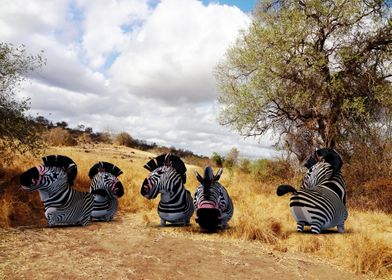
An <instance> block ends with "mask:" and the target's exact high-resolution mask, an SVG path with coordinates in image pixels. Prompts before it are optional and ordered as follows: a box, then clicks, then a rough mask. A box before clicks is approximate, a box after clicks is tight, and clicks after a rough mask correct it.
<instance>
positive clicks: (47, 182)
mask: <svg viewBox="0 0 392 280" xmlns="http://www.w3.org/2000/svg"><path fill="white" fill-rule="evenodd" d="M43 162H44V164H42V165H39V166H37V167H32V168H30V169H29V170H27V171H26V172H24V173H23V174H22V175H21V176H20V183H21V186H22V188H23V189H25V190H29V191H34V190H38V192H39V195H40V197H41V201H42V202H43V203H44V206H45V216H46V218H47V220H48V225H49V226H60V225H82V226H85V225H87V224H88V222H89V221H90V216H91V212H92V210H93V202H94V197H93V195H92V194H91V193H88V192H79V191H76V190H74V189H73V188H72V187H71V186H72V185H73V182H74V180H75V177H76V174H77V167H76V164H75V163H74V162H73V161H72V160H71V159H70V158H69V157H66V156H61V155H51V156H47V157H44V158H43Z"/></svg>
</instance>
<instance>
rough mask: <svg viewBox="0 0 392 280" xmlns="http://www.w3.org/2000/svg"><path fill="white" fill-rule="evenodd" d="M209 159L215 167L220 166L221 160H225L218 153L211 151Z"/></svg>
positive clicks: (221, 164)
mask: <svg viewBox="0 0 392 280" xmlns="http://www.w3.org/2000/svg"><path fill="white" fill-rule="evenodd" d="M211 161H212V162H213V164H215V165H216V166H217V167H222V166H223V162H224V161H225V158H224V157H223V156H221V155H220V154H218V153H216V152H213V153H212V156H211Z"/></svg>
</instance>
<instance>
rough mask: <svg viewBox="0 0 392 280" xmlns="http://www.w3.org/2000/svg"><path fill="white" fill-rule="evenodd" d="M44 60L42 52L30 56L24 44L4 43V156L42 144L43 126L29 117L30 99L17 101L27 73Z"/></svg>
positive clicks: (0, 126) (0, 120) (0, 47)
mask: <svg viewBox="0 0 392 280" xmlns="http://www.w3.org/2000/svg"><path fill="white" fill-rule="evenodd" d="M44 63H45V61H44V59H43V58H42V54H38V55H36V56H29V55H27V54H26V49H25V47H24V46H23V45H22V46H19V47H15V46H13V45H12V44H7V43H0V155H1V156H2V158H3V159H10V158H11V156H12V155H13V154H14V153H15V152H20V153H25V152H27V151H35V150H37V149H40V147H42V142H41V141H40V137H39V135H38V130H39V127H38V126H37V125H36V124H35V123H34V122H33V121H32V120H31V119H29V118H28V117H26V116H25V113H26V111H27V110H28V109H29V100H27V99H24V100H17V99H16V98H15V93H16V91H17V90H18V89H19V88H20V86H21V83H22V82H23V81H24V80H25V79H26V75H27V73H29V72H31V71H33V70H35V69H37V68H39V67H41V66H42V65H43V64H44Z"/></svg>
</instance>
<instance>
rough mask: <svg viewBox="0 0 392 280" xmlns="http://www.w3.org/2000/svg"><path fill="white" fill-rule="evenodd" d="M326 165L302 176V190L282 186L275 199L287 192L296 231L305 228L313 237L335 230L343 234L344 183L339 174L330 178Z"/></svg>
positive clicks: (321, 164) (329, 170) (329, 169)
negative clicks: (309, 230)
mask: <svg viewBox="0 0 392 280" xmlns="http://www.w3.org/2000/svg"><path fill="white" fill-rule="evenodd" d="M332 173H333V168H332V166H331V165H330V164H329V163H327V162H318V163H316V164H315V165H314V166H313V167H311V168H310V169H309V171H308V173H307V174H306V176H305V178H304V181H303V184H302V188H301V189H300V190H298V191H296V190H295V189H294V188H293V187H291V186H287V185H282V186H279V187H278V189H277V193H278V195H283V194H285V193H287V192H291V193H292V196H291V198H290V209H291V212H292V214H293V216H294V218H295V220H296V222H297V230H298V231H299V232H302V231H303V230H304V226H305V225H310V228H311V231H312V232H313V233H317V234H318V233H320V232H321V230H322V229H327V228H331V227H335V226H337V228H338V231H339V232H344V222H345V220H346V219H347V217H348V212H347V209H346V206H345V201H346V192H345V182H344V179H343V176H342V174H341V173H340V172H337V173H335V174H334V177H332V178H330V176H331V174H332Z"/></svg>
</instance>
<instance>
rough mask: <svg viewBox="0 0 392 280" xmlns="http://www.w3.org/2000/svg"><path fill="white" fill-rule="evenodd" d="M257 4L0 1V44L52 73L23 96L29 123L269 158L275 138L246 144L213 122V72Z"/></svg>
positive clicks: (33, 80)
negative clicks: (38, 57) (41, 60)
mask: <svg viewBox="0 0 392 280" xmlns="http://www.w3.org/2000/svg"><path fill="white" fill-rule="evenodd" d="M256 2H257V1H256V0H254V1H230V0H226V1H224V0H220V1H207V0H203V1H198V0H160V1H159V0H94V1H87V0H56V1H52V0H29V1H25V0H13V1H9V0H0V41H2V42H7V43H13V44H16V45H21V44H24V45H25V46H26V49H27V50H28V52H29V53H31V54H36V53H39V52H40V51H41V50H43V51H44V57H45V58H46V60H47V62H46V65H45V66H44V67H42V68H41V69H39V70H36V71H34V72H33V73H31V75H30V79H29V81H28V82H27V83H25V84H24V86H23V88H22V89H21V91H20V92H19V93H18V94H19V97H21V98H22V97H23V98H24V97H27V98H30V100H31V109H30V111H29V113H30V114H31V115H32V116H38V115H41V116H44V117H46V118H48V119H49V120H51V121H53V122H57V121H66V122H67V123H68V124H69V126H70V127H77V125H79V124H83V125H84V126H85V127H92V128H93V129H94V131H102V132H111V133H118V132H122V131H125V132H128V133H129V134H130V135H132V137H134V138H138V139H142V140H146V141H148V142H149V143H153V142H155V143H157V144H158V145H164V146H174V147H176V148H181V149H187V150H191V151H193V152H194V153H196V154H199V155H205V156H210V155H211V154H212V153H213V152H217V153H219V154H222V155H225V154H226V153H227V152H228V151H229V150H230V149H231V148H233V147H236V148H237V149H238V150H239V151H240V155H242V156H245V157H251V158H260V157H271V156H273V155H275V154H276V152H275V151H274V149H273V148H272V144H273V141H272V139H271V138H270V137H264V138H262V139H254V138H246V139H244V138H243V137H241V136H239V135H238V133H236V132H235V131H231V130H230V128H228V127H222V126H221V125H219V124H218V122H217V116H218V113H219V104H218V102H217V96H218V95H219V92H218V89H217V86H216V81H215V79H214V75H213V71H214V67H215V66H216V64H217V63H218V62H220V61H222V60H223V59H224V56H225V52H226V50H227V49H228V48H229V47H230V46H231V45H232V44H234V42H235V39H236V37H237V36H238V32H239V30H242V29H246V28H247V26H248V25H249V24H250V22H251V11H252V8H253V6H254V5H255V3H256Z"/></svg>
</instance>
